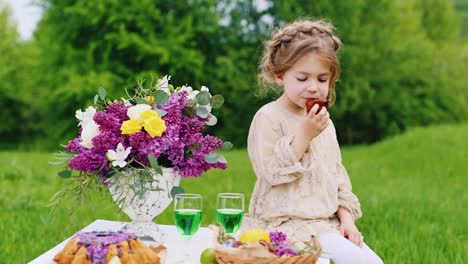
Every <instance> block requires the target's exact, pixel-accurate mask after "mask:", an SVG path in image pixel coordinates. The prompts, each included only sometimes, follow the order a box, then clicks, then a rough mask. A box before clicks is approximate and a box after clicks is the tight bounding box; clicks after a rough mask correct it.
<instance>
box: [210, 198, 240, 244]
mask: <svg viewBox="0 0 468 264" xmlns="http://www.w3.org/2000/svg"><path fill="white" fill-rule="evenodd" d="M243 216H244V195H243V194H242V193H219V194H218V196H217V199H216V221H217V222H218V223H219V224H220V225H221V226H223V228H224V231H225V232H226V233H228V234H229V235H230V236H233V235H234V234H235V233H236V232H237V231H238V230H239V228H240V226H241V224H242V218H243Z"/></svg>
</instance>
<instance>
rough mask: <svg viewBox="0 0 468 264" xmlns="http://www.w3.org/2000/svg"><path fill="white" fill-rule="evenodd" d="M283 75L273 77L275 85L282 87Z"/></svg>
mask: <svg viewBox="0 0 468 264" xmlns="http://www.w3.org/2000/svg"><path fill="white" fill-rule="evenodd" d="M283 77H284V76H283V74H276V75H275V82H276V84H278V85H280V86H283Z"/></svg>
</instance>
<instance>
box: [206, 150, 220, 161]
mask: <svg viewBox="0 0 468 264" xmlns="http://www.w3.org/2000/svg"><path fill="white" fill-rule="evenodd" d="M219 156H220V155H219V154H218V153H215V152H212V153H209V154H206V155H205V161H206V162H208V163H209V164H215V163H218V159H219Z"/></svg>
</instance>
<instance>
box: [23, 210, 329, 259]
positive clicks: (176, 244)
mask: <svg viewBox="0 0 468 264" xmlns="http://www.w3.org/2000/svg"><path fill="white" fill-rule="evenodd" d="M125 224H127V222H117V221H109V220H100V219H98V220H96V221H94V222H93V223H91V224H90V225H88V226H87V227H85V228H83V229H82V230H80V232H81V231H83V232H90V231H95V230H99V231H118V230H120V229H121V228H122V227H123V226H124V225H125ZM158 226H159V228H160V229H161V230H162V231H163V232H165V233H167V234H168V238H167V241H166V242H165V243H164V245H165V246H166V247H167V264H171V263H174V262H175V261H177V260H178V259H180V256H181V255H182V254H183V250H184V243H183V242H184V241H183V240H182V237H181V236H180V235H179V233H178V232H177V229H176V227H175V226H173V225H158ZM69 239H70V238H68V239H67V240H65V241H63V242H62V243H60V244H58V245H57V246H55V247H54V248H52V249H50V250H49V251H47V252H45V253H44V254H42V255H40V256H39V257H37V258H36V259H34V260H32V261H31V262H29V263H30V264H51V263H54V262H53V258H54V256H55V254H57V253H58V252H60V250H62V249H63V247H64V246H65V244H66V243H67V242H68V240H69ZM213 243H214V237H213V232H212V231H211V230H209V229H208V228H206V227H202V228H200V229H199V230H198V232H197V233H196V234H195V235H194V236H193V237H192V239H191V240H190V248H189V251H190V254H191V255H192V259H193V263H200V255H201V253H202V252H203V250H205V249H206V248H209V247H213ZM328 263H329V261H328V260H326V259H319V261H318V262H317V264H328Z"/></svg>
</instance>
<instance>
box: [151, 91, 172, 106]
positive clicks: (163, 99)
mask: <svg viewBox="0 0 468 264" xmlns="http://www.w3.org/2000/svg"><path fill="white" fill-rule="evenodd" d="M153 97H154V101H155V102H156V104H158V105H163V104H166V103H167V100H169V95H168V94H167V93H166V92H164V91H162V90H156V91H155V92H154V95H153Z"/></svg>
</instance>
